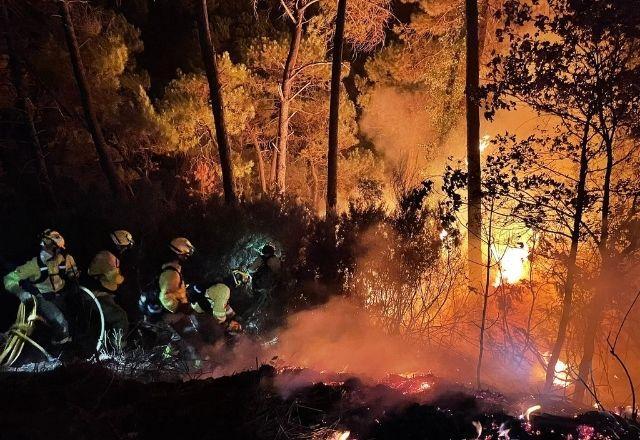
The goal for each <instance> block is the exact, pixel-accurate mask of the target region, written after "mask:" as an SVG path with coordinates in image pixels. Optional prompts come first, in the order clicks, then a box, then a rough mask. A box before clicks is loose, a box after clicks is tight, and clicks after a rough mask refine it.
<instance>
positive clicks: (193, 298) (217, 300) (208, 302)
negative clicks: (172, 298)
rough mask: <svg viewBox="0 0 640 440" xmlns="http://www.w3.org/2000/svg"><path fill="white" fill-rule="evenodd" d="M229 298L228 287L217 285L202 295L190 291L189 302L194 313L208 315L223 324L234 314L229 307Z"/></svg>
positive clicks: (229, 291)
mask: <svg viewBox="0 0 640 440" xmlns="http://www.w3.org/2000/svg"><path fill="white" fill-rule="evenodd" d="M230 296H231V290H230V289H229V286H227V285H226V284H223V283H217V284H214V285H213V286H211V287H209V288H208V289H207V290H206V291H205V292H202V293H200V292H198V291H190V298H189V302H190V303H191V307H192V308H193V310H194V311H195V312H196V313H210V314H211V315H212V316H213V317H214V318H216V319H217V320H218V322H219V323H223V322H225V321H226V320H227V317H229V316H232V315H233V314H234V312H233V309H232V308H231V307H230V306H229V297H230Z"/></svg>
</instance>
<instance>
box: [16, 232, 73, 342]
mask: <svg viewBox="0 0 640 440" xmlns="http://www.w3.org/2000/svg"><path fill="white" fill-rule="evenodd" d="M78 275H79V272H78V269H77V267H76V263H75V261H74V259H73V257H72V256H71V255H69V254H67V253H66V250H65V241H64V237H62V235H61V234H60V233H59V232H58V231H55V230H53V229H46V230H45V231H44V232H43V233H42V234H41V235H40V252H39V254H38V255H37V256H36V257H33V258H32V259H31V260H29V261H27V262H26V263H25V264H23V265H22V266H18V267H17V268H16V269H15V270H14V271H12V272H10V273H9V274H7V275H6V276H5V277H4V287H5V289H6V290H7V291H8V292H10V293H13V294H14V295H16V296H17V297H18V299H20V301H22V302H26V301H28V300H30V299H31V297H32V296H34V297H35V298H36V299H37V303H38V309H39V310H38V312H39V313H40V315H41V316H43V317H44V319H45V320H46V321H47V323H48V324H49V325H50V326H51V327H52V329H53V333H54V334H53V335H52V342H53V343H54V344H64V343H67V342H69V341H71V336H70V334H69V324H68V322H67V320H66V319H65V317H64V314H63V313H62V310H61V309H64V299H65V287H66V286H67V283H68V282H69V281H73V282H75V281H77V279H78Z"/></svg>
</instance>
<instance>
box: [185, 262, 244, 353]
mask: <svg viewBox="0 0 640 440" xmlns="http://www.w3.org/2000/svg"><path fill="white" fill-rule="evenodd" d="M249 280H250V277H249V276H248V275H247V274H246V273H244V272H241V271H239V270H234V271H233V273H232V275H231V277H229V278H226V279H225V280H220V281H217V282H216V283H214V284H213V285H212V286H211V287H209V288H208V289H206V290H202V289H199V288H198V287H197V286H189V288H188V289H187V297H188V300H189V303H190V304H191V308H192V309H193V311H194V312H195V314H193V315H191V323H192V324H193V326H194V327H195V329H196V330H198V332H199V333H201V334H202V336H203V338H204V339H205V340H206V339H210V338H211V337H215V336H218V335H219V333H220V332H219V331H216V329H212V328H211V325H209V323H211V321H212V320H213V322H214V323H215V324H216V327H217V329H222V330H224V331H226V332H230V333H239V332H241V331H242V326H241V325H240V323H239V322H238V321H237V320H236V319H235V317H236V312H235V311H234V310H233V309H232V308H231V305H230V304H229V299H230V298H231V287H233V288H235V287H238V286H240V285H243V284H247V283H248V282H249ZM229 284H231V286H229Z"/></svg>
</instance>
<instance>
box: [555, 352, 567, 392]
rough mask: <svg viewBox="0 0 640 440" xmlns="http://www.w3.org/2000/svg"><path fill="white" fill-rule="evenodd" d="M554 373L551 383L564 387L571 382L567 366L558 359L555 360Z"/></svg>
mask: <svg viewBox="0 0 640 440" xmlns="http://www.w3.org/2000/svg"><path fill="white" fill-rule="evenodd" d="M554 371H555V374H554V376H553V384H554V385H557V386H559V387H563V388H566V387H568V386H569V385H570V384H571V377H570V375H569V366H568V365H567V364H566V363H564V362H562V361H561V360H560V359H558V362H556V368H555V369H554Z"/></svg>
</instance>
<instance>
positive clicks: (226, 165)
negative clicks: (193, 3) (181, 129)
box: [197, 0, 238, 205]
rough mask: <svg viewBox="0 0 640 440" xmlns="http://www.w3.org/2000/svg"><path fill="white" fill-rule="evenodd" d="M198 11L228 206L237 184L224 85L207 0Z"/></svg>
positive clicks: (199, 29)
mask: <svg viewBox="0 0 640 440" xmlns="http://www.w3.org/2000/svg"><path fill="white" fill-rule="evenodd" d="M198 3H199V8H198V11H197V21H198V39H199V40H200V51H201V52H202V61H203V62H204V70H205V71H206V73H207V81H208V82H209V97H210V99H211V111H212V112H213V122H214V125H215V127H216V143H217V144H218V154H219V155H220V168H221V169H222V187H223V189H224V200H225V202H226V203H227V205H233V204H235V203H236V202H237V201H238V199H237V196H236V189H235V182H234V180H233V166H232V165H231V148H229V138H228V136H227V127H226V125H225V120H224V101H223V99H222V85H221V84H220V75H219V73H218V65H217V62H216V51H215V48H214V47H213V42H212V40H211V31H210V30H209V12H208V10H207V0H199V2H198Z"/></svg>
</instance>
